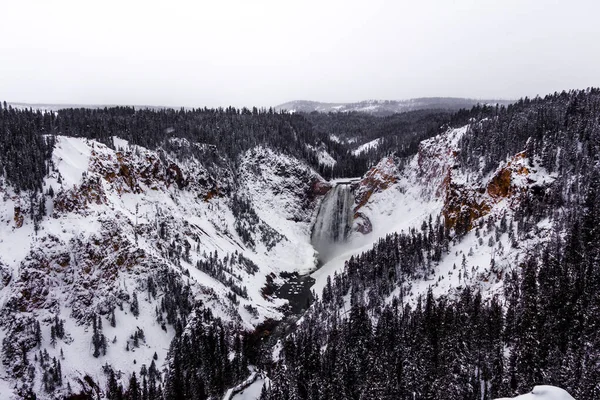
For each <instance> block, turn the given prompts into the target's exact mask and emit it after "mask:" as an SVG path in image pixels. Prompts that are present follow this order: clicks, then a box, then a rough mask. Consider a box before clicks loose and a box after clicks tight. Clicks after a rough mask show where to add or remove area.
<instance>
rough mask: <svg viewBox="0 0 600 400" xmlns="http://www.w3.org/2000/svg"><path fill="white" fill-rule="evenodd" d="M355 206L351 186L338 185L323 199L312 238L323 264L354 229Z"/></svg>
mask: <svg viewBox="0 0 600 400" xmlns="http://www.w3.org/2000/svg"><path fill="white" fill-rule="evenodd" d="M353 205H354V195H353V193H352V188H351V187H350V185H349V184H343V183H340V184H338V185H336V186H335V187H334V188H333V189H331V190H330V191H329V192H328V193H327V195H326V196H325V198H324V199H323V202H322V203H321V207H320V208H319V213H318V215H317V220H316V222H315V225H314V226H313V231H312V236H311V243H312V245H313V247H314V248H315V250H317V251H318V253H319V257H318V258H319V261H320V262H321V263H324V262H326V261H327V260H328V259H330V258H331V257H332V256H333V255H335V252H336V250H338V249H339V248H340V244H342V243H343V242H345V241H346V237H347V236H348V233H349V232H350V228H351V227H352V220H353V215H352V212H353V210H352V207H353Z"/></svg>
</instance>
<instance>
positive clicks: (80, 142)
mask: <svg viewBox="0 0 600 400" xmlns="http://www.w3.org/2000/svg"><path fill="white" fill-rule="evenodd" d="M92 143H93V142H91V141H88V139H84V138H72V137H65V136H59V137H57V141H56V146H55V148H54V152H53V153H52V161H53V162H54V165H55V166H56V167H57V168H58V171H59V172H60V174H61V175H62V181H63V185H64V186H66V187H67V188H69V187H71V186H73V185H77V184H79V183H80V182H81V177H82V176H81V174H82V172H84V171H86V170H87V166H88V163H89V160H90V155H91V152H92V149H93V144H92Z"/></svg>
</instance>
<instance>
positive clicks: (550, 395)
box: [496, 385, 574, 400]
mask: <svg viewBox="0 0 600 400" xmlns="http://www.w3.org/2000/svg"><path fill="white" fill-rule="evenodd" d="M496 400H511V399H509V398H502V399H496ZM512 400H574V399H573V397H571V395H570V394H569V393H567V392H566V391H565V390H563V389H560V388H557V387H555V386H546V385H540V386H535V387H534V388H533V390H532V391H531V393H527V394H523V395H521V396H517V397H513V398H512Z"/></svg>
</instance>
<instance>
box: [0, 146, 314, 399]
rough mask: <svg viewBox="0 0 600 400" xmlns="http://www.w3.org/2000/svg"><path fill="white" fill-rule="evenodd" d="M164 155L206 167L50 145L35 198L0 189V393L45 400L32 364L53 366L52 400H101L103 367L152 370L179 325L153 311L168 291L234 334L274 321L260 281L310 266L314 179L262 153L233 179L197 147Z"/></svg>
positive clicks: (273, 305) (160, 308)
mask: <svg viewBox="0 0 600 400" xmlns="http://www.w3.org/2000/svg"><path fill="white" fill-rule="evenodd" d="M171 145H172V146H175V147H177V146H179V147H180V148H182V149H183V150H185V149H186V148H189V147H191V146H195V147H197V149H196V150H199V151H201V152H205V154H206V155H207V158H208V156H210V159H211V162H210V163H209V162H207V163H204V162H203V159H202V158H201V157H198V158H196V157H187V158H185V159H178V158H177V157H175V156H174V155H173V154H167V153H165V152H164V151H162V150H158V151H150V150H147V149H144V148H141V147H138V146H132V145H129V144H128V143H127V142H126V141H123V140H120V139H118V138H115V147H116V148H117V149H118V150H112V149H110V148H108V147H107V146H105V145H104V144H101V143H98V142H95V141H92V140H88V139H83V138H71V137H58V138H57V144H56V147H55V149H54V152H53V156H52V167H51V168H50V171H49V173H48V175H47V177H46V179H45V182H44V191H45V192H46V193H48V194H47V195H46V196H44V197H41V200H40V199H39V198H37V199H36V198H30V197H29V196H26V195H24V194H23V193H20V194H18V193H15V191H14V190H13V189H12V188H11V187H10V186H8V185H6V184H5V183H2V184H1V185H0V194H1V196H2V197H0V199H1V201H0V222H1V223H0V268H1V271H2V280H1V281H0V310H1V311H0V326H1V329H0V335H1V336H0V339H2V341H3V350H4V353H3V355H2V361H3V363H2V366H0V382H1V385H2V386H0V388H2V389H7V388H10V390H11V391H13V392H14V393H18V392H19V391H21V390H22V389H23V388H25V387H31V388H33V391H34V392H35V393H39V395H38V396H39V397H38V398H44V397H46V396H48V397H51V396H52V394H50V393H49V392H47V390H45V389H44V382H43V379H42V378H43V376H44V374H45V373H47V371H48V364H44V365H43V363H42V362H39V361H35V360H36V359H38V360H40V359H44V358H46V359H48V360H54V359H56V360H59V361H60V363H61V366H62V376H63V383H64V385H63V386H62V389H59V390H58V391H57V392H55V393H54V395H56V396H60V394H61V393H62V394H65V393H66V390H67V389H66V387H67V383H68V384H69V386H71V387H72V388H73V390H78V389H79V386H80V385H85V384H86V382H87V381H86V379H87V378H86V377H89V378H90V379H91V381H93V382H95V383H97V384H98V385H99V386H100V387H104V384H105V381H106V375H105V373H104V368H103V366H104V365H105V364H109V365H111V366H112V368H113V369H114V370H115V371H120V372H121V373H122V375H121V376H122V379H123V380H127V379H128V377H129V376H130V374H131V372H133V371H136V370H139V368H140V366H141V365H142V364H146V365H150V363H151V362H152V361H153V360H154V362H155V363H156V364H157V367H158V368H160V366H161V365H162V363H163V362H164V361H165V359H166V356H167V350H168V348H169V344H170V342H171V340H172V339H173V337H174V335H175V329H176V326H177V324H178V323H181V324H183V325H185V320H186V316H185V315H184V310H182V309H178V311H176V314H175V315H176V319H177V321H180V322H177V321H173V322H169V321H168V318H169V314H168V313H169V312H170V311H169V310H167V309H166V308H165V307H167V308H168V303H166V300H167V299H174V297H172V296H176V295H177V291H178V290H183V291H184V292H186V293H189V294H190V296H191V298H193V299H194V301H197V302H201V303H202V304H204V306H206V307H208V308H209V309H211V310H212V311H213V313H214V314H215V315H217V316H219V317H221V318H222V319H224V320H225V321H228V323H229V324H231V325H232V326H239V327H240V328H241V329H249V328H252V327H254V326H256V325H257V324H259V323H260V322H262V321H264V320H265V319H267V318H275V319H279V318H281V317H282V316H283V314H282V311H281V310H280V309H279V308H280V307H281V306H283V305H284V304H285V303H286V302H285V301H284V300H283V299H277V298H275V297H273V296H271V295H269V294H265V291H264V288H265V286H266V284H267V277H268V276H272V277H273V280H274V281H275V283H277V282H280V281H281V278H280V276H279V274H280V272H283V271H289V272H292V271H300V272H302V271H308V270H309V269H311V268H312V267H313V266H314V264H315V256H314V251H313V249H312V247H311V246H310V240H309V235H310V224H311V220H312V218H313V217H314V214H315V213H316V208H317V205H318V197H317V194H316V193H318V191H319V189H318V187H319V185H322V184H323V180H322V178H320V177H319V176H318V175H317V174H316V173H314V172H313V171H312V170H311V169H310V168H309V167H307V166H306V165H304V164H303V163H301V162H299V161H297V160H295V159H292V158H290V157H287V156H282V155H280V154H277V153H275V152H273V151H271V150H269V149H265V148H256V149H254V150H250V151H249V152H247V153H246V154H245V155H243V156H242V162H241V165H240V167H239V171H238V170H233V169H232V168H231V167H230V166H229V165H228V163H227V162H225V161H224V160H221V161H219V160H218V154H212V153H211V152H214V149H212V148H211V147H209V146H202V145H198V144H191V143H188V142H187V141H185V140H180V139H177V140H173V143H171ZM209 153H211V154H209ZM215 158H216V159H217V160H216V161H215ZM321 190H322V189H321ZM44 206H45V211H44V213H39V212H38V211H39V210H38V209H39V208H40V207H41V208H43V207H44ZM32 215H35V216H36V217H33V218H32ZM37 215H42V216H41V217H40V218H38V217H37ZM303 243H304V245H303ZM177 296H178V295H177ZM165 304H167V305H165ZM165 318H167V320H165ZM59 327H60V329H59ZM57 329H59V330H58V331H57ZM63 331H64V333H63ZM57 332H59V333H58V334H57ZM97 334H101V335H103V337H104V338H105V344H104V345H103V346H104V348H102V347H103V346H96V345H95V344H94V340H95V339H94V338H95V337H96V335H97ZM134 337H135V343H134ZM13 349H20V350H19V351H18V354H17V353H14V354H13V351H12V350H13ZM7 350H10V351H7ZM46 353H47V354H46ZM50 364H51V362H50ZM84 378H85V379H84ZM9 392H10V391H9V390H2V396H9V394H8V393H9ZM2 396H0V397H2ZM2 398H6V397H2Z"/></svg>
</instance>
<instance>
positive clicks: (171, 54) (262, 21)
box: [0, 0, 600, 106]
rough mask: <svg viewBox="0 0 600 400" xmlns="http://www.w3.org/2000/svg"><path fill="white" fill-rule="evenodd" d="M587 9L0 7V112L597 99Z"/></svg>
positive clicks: (599, 7) (251, 3)
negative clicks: (574, 93)
mask: <svg viewBox="0 0 600 400" xmlns="http://www.w3.org/2000/svg"><path fill="white" fill-rule="evenodd" d="M599 18H600V1H597V0H596V1H594V0H590V1H586V0H568V1H567V0H564V1H554V0H501V1H495V0H494V1H492V0H454V1H453V0H436V1H434V0H409V1H405V0H396V1H385V0H362V1H355V0H340V1H338V0H320V1H315V0H296V1H287V0H273V1H269V0H210V1H204V0H197V1H183V0H164V1H152V0H144V1H137V0H120V1H113V0H102V1H88V0H78V1H63V0H44V1H32V0H10V1H8V0H0V100H7V101H13V102H30V103H82V104H150V105H169V106H205V105H206V106H226V105H230V104H231V105H234V106H242V105H247V106H251V105H258V106H269V105H276V104H279V103H283V102H285V101H289V100H295V99H309V100H318V101H331V102H333V101H344V102H345V101H358V100H364V99H371V98H376V99H405V98H412V97H422V96H457V97H475V98H518V97H521V96H525V95H528V96H534V95H536V94H542V95H543V94H546V93H549V92H554V91H555V90H562V89H571V88H586V87H589V86H600V22H599V21H600V20H599Z"/></svg>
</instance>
